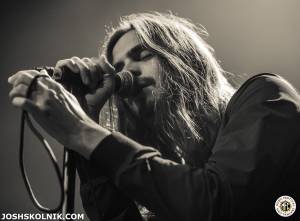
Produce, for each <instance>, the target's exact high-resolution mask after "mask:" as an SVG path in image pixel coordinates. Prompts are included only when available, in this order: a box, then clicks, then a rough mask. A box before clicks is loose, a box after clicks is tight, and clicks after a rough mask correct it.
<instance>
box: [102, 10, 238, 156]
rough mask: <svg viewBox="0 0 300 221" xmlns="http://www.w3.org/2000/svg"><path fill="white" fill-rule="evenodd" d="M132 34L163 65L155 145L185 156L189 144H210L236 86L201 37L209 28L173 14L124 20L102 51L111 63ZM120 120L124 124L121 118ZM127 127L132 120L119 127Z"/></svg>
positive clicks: (157, 96) (139, 16)
mask: <svg viewBox="0 0 300 221" xmlns="http://www.w3.org/2000/svg"><path fill="white" fill-rule="evenodd" d="M129 30H135V32H136V35H137V37H138V39H139V41H140V42H141V44H142V45H143V46H144V47H145V48H147V49H149V50H151V51H152V52H153V53H155V54H156V55H157V56H158V58H159V61H160V73H159V82H158V85H157V89H156V91H155V93H154V96H155V97H156V104H155V110H154V113H155V114H154V115H155V120H154V122H156V124H155V125H154V127H155V130H153V131H152V132H150V131H148V132H147V131H146V132H145V133H148V134H152V135H153V136H154V138H155V140H156V145H158V147H159V148H160V150H161V151H162V152H163V153H166V155H172V154H174V153H175V154H177V155H180V156H181V157H184V156H185V155H186V153H188V152H189V151H188V149H186V143H187V140H193V141H195V142H202V143H204V144H205V145H209V143H210V142H212V140H213V137H214V135H215V133H216V131H217V129H218V126H219V124H220V121H221V118H222V114H223V113H224V111H225V108H226V105H227V103H228V101H229V99H230V98H231V96H232V94H233V93H234V88H233V87H232V86H231V85H230V83H229V82H228V80H227V79H226V78H225V76H224V74H226V72H225V71H224V70H223V69H222V68H221V67H220V65H219V63H218V62H217V60H216V58H215V57H214V52H213V49H212V47H210V46H209V45H208V44H207V43H206V42H205V41H204V40H203V38H202V36H206V35H207V32H206V31H205V29H204V28H203V27H199V26H197V25H195V24H193V23H192V22H190V21H189V20H187V19H184V18H180V17H178V16H175V15H173V14H171V13H168V14H162V13H158V12H154V13H140V14H132V15H129V16H125V17H122V18H121V21H120V23H119V26H118V27H116V28H113V29H112V30H111V31H110V33H109V34H108V35H107V38H106V42H105V43H104V46H103V47H104V50H103V53H104V54H105V55H106V56H107V58H108V60H109V61H111V60H112V48H113V47H114V45H115V44H116V42H117V41H118V39H119V38H120V37H121V36H122V35H123V34H124V33H126V32H128V31H129ZM125 115H126V114H122V117H124V116H125ZM125 118H126V117H125ZM119 122H120V124H121V125H122V119H121V117H120V118H119ZM124 124H130V123H129V121H127V123H126V121H125V120H124V121H123V126H121V128H127V129H128V127H126V126H124ZM136 127H137V126H136ZM133 128H134V126H133ZM137 128H138V127H137ZM132 130H134V129H132ZM132 130H131V131H132ZM125 133H126V131H125ZM151 139H153V138H151Z"/></svg>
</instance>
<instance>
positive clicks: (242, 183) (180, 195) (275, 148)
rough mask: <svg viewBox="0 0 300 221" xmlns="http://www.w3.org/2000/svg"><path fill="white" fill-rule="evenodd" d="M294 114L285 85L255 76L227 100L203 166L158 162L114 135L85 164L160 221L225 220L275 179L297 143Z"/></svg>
mask: <svg viewBox="0 0 300 221" xmlns="http://www.w3.org/2000/svg"><path fill="white" fill-rule="evenodd" d="M299 109H300V107H299V96H298V94H297V93H296V92H295V91H294V89H293V88H292V87H291V86H290V85H289V84H288V83H286V82H285V81H284V80H282V79H280V78H279V77H276V76H269V77H265V76H259V77H257V78H255V79H253V80H252V81H250V82H249V83H248V84H246V85H244V86H243V87H242V88H241V89H240V90H239V91H238V93H236V94H235V96H234V97H233V98H232V100H231V102H230V104H229V106H228V109H227V111H226V114H225V116H224V121H223V123H222V125H221V128H220V130H219V133H218V137H217V139H216V142H215V145H214V147H213V149H212V155H211V157H210V158H209V161H208V162H207V163H206V165H205V166H204V167H203V168H191V167H189V166H188V165H180V164H177V163H175V162H172V161H170V160H167V159H163V158H162V157H161V156H160V154H159V152H158V151H157V150H155V149H154V148H151V147H147V146H143V145H141V144H139V143H136V142H135V141H133V140H131V139H129V138H127V137H126V136H124V135H122V134H121V133H117V132H115V133H113V134H112V135H110V136H108V137H106V138H105V139H104V140H103V141H102V142H101V143H100V144H99V145H98V147H97V148H96V149H95V150H94V151H93V153H92V155H91V158H90V160H91V162H92V163H93V164H95V166H97V167H98V168H101V170H102V171H103V172H104V173H105V175H106V176H107V177H109V178H110V179H111V180H112V182H113V183H114V184H115V185H116V187H117V188H118V189H120V190H121V191H122V192H123V193H124V194H126V195H127V196H128V197H130V198H132V199H135V200H137V201H138V202H140V203H141V204H142V205H145V206H146V207H147V208H148V209H150V210H151V211H153V212H154V213H155V214H156V215H157V216H158V217H159V218H162V219H163V220H196V219H197V220H204V221H205V220H223V219H224V218H225V219H229V218H230V217H231V216H232V213H231V211H232V210H233V209H234V210H235V211H236V209H237V208H241V209H243V208H244V207H246V206H244V207H240V206H239V205H240V204H241V203H243V202H246V201H247V202H248V204H249V205H250V207H249V210H254V207H258V206H259V205H255V204H258V203H257V201H256V200H257V199H259V197H260V194H261V193H264V191H265V190H267V189H268V187H270V186H272V182H274V181H275V180H276V179H277V175H276V174H277V173H276V172H275V171H280V170H281V169H282V168H283V165H284V164H285V160H286V158H285V157H288V156H287V155H289V154H292V150H293V147H295V145H296V143H297V142H298V135H297V134H296V133H293V132H292V131H296V129H297V127H298V125H299V124H300V120H299ZM287 149H288V151H286V150H287ZM266 164H267V165H266ZM266 174H267V176H265V175H266ZM257 189H259V190H258V191H256V190H257ZM272 206H273V204H272ZM243 212H245V211H239V212H238V213H237V215H235V216H238V215H239V213H243ZM246 212H248V211H246ZM243 214H244V213H243Z"/></svg>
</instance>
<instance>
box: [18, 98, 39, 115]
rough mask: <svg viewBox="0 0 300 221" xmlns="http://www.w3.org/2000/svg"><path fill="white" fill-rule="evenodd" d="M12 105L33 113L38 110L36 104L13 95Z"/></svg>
mask: <svg viewBox="0 0 300 221" xmlns="http://www.w3.org/2000/svg"><path fill="white" fill-rule="evenodd" d="M12 105H13V106H15V107H18V108H22V109H24V110H26V111H28V112H30V113H34V112H36V111H37V110H38V107H37V105H36V104H35V103H34V102H33V101H31V100H30V99H28V98H24V97H15V98H14V99H13V100H12Z"/></svg>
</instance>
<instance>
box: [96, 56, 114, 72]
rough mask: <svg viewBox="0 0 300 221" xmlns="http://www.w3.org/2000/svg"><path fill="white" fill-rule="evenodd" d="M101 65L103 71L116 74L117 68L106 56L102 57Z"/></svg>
mask: <svg viewBox="0 0 300 221" xmlns="http://www.w3.org/2000/svg"><path fill="white" fill-rule="evenodd" d="M99 65H100V66H101V68H102V69H103V71H104V72H105V73H107V74H114V73H115V68H114V67H113V66H112V65H111V64H110V63H109V61H108V60H107V58H106V57H105V56H104V55H101V56H100V59H99Z"/></svg>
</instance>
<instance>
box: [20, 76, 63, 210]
mask: <svg viewBox="0 0 300 221" xmlns="http://www.w3.org/2000/svg"><path fill="white" fill-rule="evenodd" d="M39 77H49V76H47V75H37V76H35V77H34V78H33V80H32V81H31V83H30V84H29V87H28V90H27V93H26V98H29V97H30V95H31V93H32V91H33V90H34V86H36V83H37V80H38V78H39ZM25 123H27V124H28V127H29V128H30V130H31V131H32V132H33V134H34V135H35V136H36V137H37V138H38V140H39V141H40V142H41V143H42V144H43V146H44V148H45V149H46V151H47V153H48V156H49V158H50V159H51V162H52V164H53V166H54V169H55V172H56V175H57V178H58V181H59V186H60V190H61V194H60V201H59V204H58V206H56V207H55V208H53V209H51V208H47V207H45V206H43V205H42V204H41V203H40V202H39V201H38V200H37V198H36V196H35V194H34V192H33V190H32V187H31V184H30V182H29V179H28V176H27V172H26V169H25V166H24V132H25ZM19 166H20V169H21V173H22V178H23V180H24V183H25V186H26V189H27V192H28V194H29V196H30V199H31V201H32V202H33V204H34V206H35V207H36V208H37V209H38V210H40V211H42V212H47V213H56V212H59V211H60V210H61V208H62V205H63V202H64V186H63V179H64V178H63V176H62V174H61V172H60V168H59V165H58V162H57V159H56V157H55V155H54V152H53V150H52V148H51V146H50V145H49V143H48V142H47V140H46V139H45V138H44V137H43V136H42V135H41V133H39V132H38V130H37V129H36V128H35V127H34V125H33V123H32V121H31V119H30V117H29V114H28V113H27V111H25V110H22V114H21V126H20V143H19Z"/></svg>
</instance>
